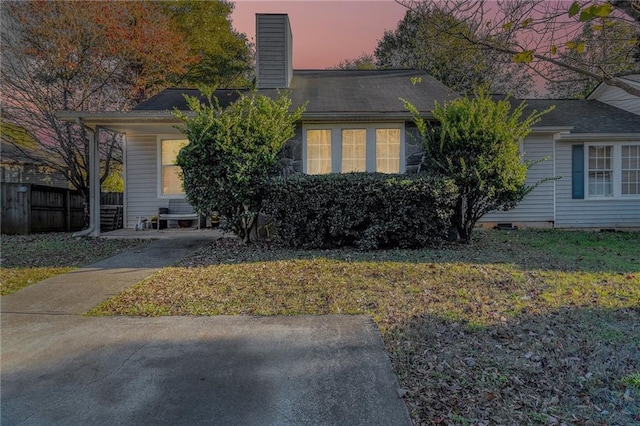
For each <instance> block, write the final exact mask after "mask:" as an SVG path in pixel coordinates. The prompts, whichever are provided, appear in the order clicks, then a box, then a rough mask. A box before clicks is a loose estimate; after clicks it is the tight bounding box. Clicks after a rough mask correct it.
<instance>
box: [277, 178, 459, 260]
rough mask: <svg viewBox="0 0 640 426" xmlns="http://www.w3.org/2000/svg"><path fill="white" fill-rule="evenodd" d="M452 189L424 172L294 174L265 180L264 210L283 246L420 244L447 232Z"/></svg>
mask: <svg viewBox="0 0 640 426" xmlns="http://www.w3.org/2000/svg"><path fill="white" fill-rule="evenodd" d="M456 195H457V192H456V188H455V185H454V184H453V182H452V181H451V180H444V179H434V178H430V177H427V176H423V175H413V176H406V175H386V174H371V173H348V174H333V175H320V176H293V177H289V178H278V179H275V180H273V181H271V182H270V183H269V184H268V185H267V193H266V196H265V205H264V212H265V213H266V214H267V215H269V216H271V217H272V218H273V219H274V239H275V240H276V242H278V243H281V244H283V245H285V246H288V247H295V248H332V247H341V246H356V247H358V248H360V249H364V250H369V249H377V248H388V247H402V248H409V247H424V246H429V245H435V244H437V243H439V242H441V241H442V240H443V238H445V237H446V235H447V230H448V228H449V224H450V217H451V214H452V212H453V206H454V205H455V200H456Z"/></svg>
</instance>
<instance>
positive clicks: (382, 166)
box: [303, 123, 405, 175]
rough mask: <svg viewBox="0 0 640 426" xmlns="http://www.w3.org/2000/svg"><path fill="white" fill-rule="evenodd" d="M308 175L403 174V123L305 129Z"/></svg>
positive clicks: (340, 125)
mask: <svg viewBox="0 0 640 426" xmlns="http://www.w3.org/2000/svg"><path fill="white" fill-rule="evenodd" d="M304 127H305V129H304V132H303V134H304V140H303V152H304V154H303V156H304V161H305V164H304V166H303V169H304V171H305V172H306V173H307V174H310V175H313V174H326V173H349V172H378V173H404V171H405V170H404V168H405V167H404V166H405V165H404V163H403V161H402V158H403V156H404V155H405V153H404V146H403V144H404V137H403V134H404V127H403V124H402V123H361V124H355V123H344V124H343V123H331V124H322V125H321V124H308V125H305V126H304Z"/></svg>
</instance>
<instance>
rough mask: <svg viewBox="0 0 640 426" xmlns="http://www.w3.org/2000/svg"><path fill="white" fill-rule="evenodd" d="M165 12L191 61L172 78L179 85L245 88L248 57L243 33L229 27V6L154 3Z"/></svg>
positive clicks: (197, 1) (177, 0)
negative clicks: (183, 39)
mask: <svg viewBox="0 0 640 426" xmlns="http://www.w3.org/2000/svg"><path fill="white" fill-rule="evenodd" d="M158 4H159V5H160V7H162V9H163V10H164V11H165V12H166V13H168V14H169V15H170V16H171V17H172V19H173V21H174V22H175V23H176V25H177V28H178V29H179V30H180V32H182V33H183V34H184V37H185V42H186V44H187V46H188V48H189V53H190V55H191V56H192V57H193V58H194V61H193V62H192V63H190V64H189V65H188V67H187V71H186V73H184V74H180V75H176V76H174V83H175V84H177V85H179V86H188V87H197V86H199V85H209V86H214V85H215V86H218V87H226V88H230V87H246V86H247V83H248V82H249V79H250V75H249V74H250V72H251V70H252V54H251V49H250V47H249V43H248V41H247V38H246V36H245V35H244V34H241V33H238V32H237V31H235V30H234V29H233V27H232V26H231V20H230V16H231V12H232V11H233V7H234V5H233V3H230V2H228V1H225V0H215V1H202V0H168V1H162V2H159V3H158Z"/></svg>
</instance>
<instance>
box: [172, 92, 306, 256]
mask: <svg viewBox="0 0 640 426" xmlns="http://www.w3.org/2000/svg"><path fill="white" fill-rule="evenodd" d="M205 95H207V97H208V98H209V103H208V104H203V103H201V102H199V101H198V99H197V98H195V97H187V101H188V104H189V108H190V109H191V111H192V112H193V113H194V114H192V115H191V114H186V113H182V112H176V116H177V117H179V118H180V119H181V120H182V121H183V123H184V125H183V126H182V128H181V130H182V132H183V133H184V134H185V135H186V136H187V137H188V139H189V144H188V145H187V146H185V147H184V148H183V149H182V150H181V151H180V153H179V154H178V158H177V161H176V164H178V165H179V166H180V167H182V175H183V179H184V181H183V185H184V190H185V192H186V194H187V199H188V200H189V202H190V203H191V205H193V206H194V207H195V209H196V211H197V212H198V213H201V214H205V215H206V214H210V213H211V212H213V211H217V212H218V213H220V215H222V217H224V218H225V219H226V220H225V221H224V222H223V227H224V228H225V229H227V230H231V231H233V232H234V233H236V235H238V236H240V237H241V238H243V239H244V241H245V242H247V243H248V242H250V236H251V231H252V229H254V227H255V225H256V223H257V218H258V216H259V214H260V210H261V208H262V196H263V188H262V185H263V184H264V183H265V181H266V180H267V179H268V178H269V177H271V176H272V175H274V174H277V173H278V167H277V166H278V153H279V152H280V150H281V149H282V147H283V145H284V144H285V142H286V141H287V140H289V139H290V138H291V137H293V135H294V132H295V123H296V121H298V120H299V119H300V116H301V115H302V111H303V110H304V107H300V108H297V109H296V110H295V111H293V112H290V108H291V100H290V99H289V98H288V97H287V95H286V94H284V93H282V94H280V95H279V96H278V98H277V99H271V98H269V97H266V96H262V95H257V94H256V93H250V94H242V95H241V96H240V98H239V99H238V100H237V101H235V102H234V103H232V104H231V105H229V106H228V107H226V108H222V107H220V106H219V104H218V103H217V100H215V99H212V96H211V95H212V92H211V91H209V92H208V93H205Z"/></svg>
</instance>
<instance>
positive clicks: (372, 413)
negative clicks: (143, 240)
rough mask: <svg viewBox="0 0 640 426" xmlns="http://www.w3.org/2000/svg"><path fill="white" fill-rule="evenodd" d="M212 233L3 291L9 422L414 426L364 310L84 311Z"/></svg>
mask: <svg viewBox="0 0 640 426" xmlns="http://www.w3.org/2000/svg"><path fill="white" fill-rule="evenodd" d="M211 239H212V234H206V233H202V234H200V233H194V234H192V235H190V236H189V237H185V238H182V237H176V238H172V239H166V240H158V241H154V242H153V243H152V244H150V245H149V246H147V247H144V248H142V249H137V250H133V251H131V252H128V253H124V254H120V255H118V256H114V257H113V258H110V259H107V260H104V261H102V262H99V263H96V264H94V265H91V266H89V267H86V268H81V269H79V270H77V271H74V272H72V273H70V274H65V275H62V276H58V277H54V278H50V279H48V280H45V281H43V282H41V283H38V284H36V285H33V286H31V287H28V288H26V289H23V290H21V291H19V292H17V293H15V294H13V295H10V296H3V297H2V298H0V299H1V302H2V341H1V357H2V371H1V380H2V382H1V386H2V387H1V395H0V397H1V401H0V402H1V407H0V408H1V424H2V425H3V426H4V425H84V424H91V425H112V424H121V425H134V424H135V425H159V424H166V425H409V424H411V422H410V419H409V416H408V413H407V410H406V407H405V405H404V403H403V401H402V400H401V399H399V398H398V396H397V382H396V378H395V376H394V374H393V372H392V370H391V366H390V363H389V358H388V356H387V354H386V352H385V350H384V346H383V343H382V340H381V337H380V334H379V332H378V330H377V328H376V326H375V324H374V323H373V321H372V320H371V319H370V318H368V317H365V316H341V315H335V316H300V317H226V316H220V317H160V318H131V317H102V318H96V317H84V316H81V315H79V314H81V313H83V312H86V311H87V310H88V309H90V308H92V307H93V306H95V305H96V304H98V303H99V302H101V301H102V300H104V299H106V298H107V297H109V296H111V295H113V294H117V293H118V292H120V291H121V290H122V289H124V288H126V287H128V286H130V285H133V284H135V283H136V282H137V281H139V280H140V279H142V278H144V277H146V276H148V275H149V274H151V273H153V272H154V271H156V270H157V269H159V268H161V267H164V266H166V265H169V264H171V263H173V262H175V261H176V260H178V259H180V258H182V257H184V256H186V255H188V254H190V253H191V252H192V251H193V250H196V249H197V248H199V247H202V246H203V245H205V244H207V243H209V242H210V241H211Z"/></svg>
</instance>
